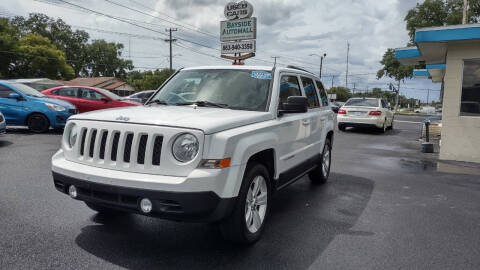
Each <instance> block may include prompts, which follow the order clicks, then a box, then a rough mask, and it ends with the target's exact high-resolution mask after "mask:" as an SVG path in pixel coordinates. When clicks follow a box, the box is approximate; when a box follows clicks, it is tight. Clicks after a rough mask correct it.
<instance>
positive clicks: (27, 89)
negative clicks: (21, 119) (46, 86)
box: [10, 83, 46, 97]
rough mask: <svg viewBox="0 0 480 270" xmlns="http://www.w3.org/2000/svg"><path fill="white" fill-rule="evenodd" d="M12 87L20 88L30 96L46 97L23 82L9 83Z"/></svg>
mask: <svg viewBox="0 0 480 270" xmlns="http://www.w3.org/2000/svg"><path fill="white" fill-rule="evenodd" d="M10 84H11V85H12V86H13V87H15V88H16V89H17V90H20V91H21V92H22V93H24V94H25V95H27V96H30V97H46V96H45V95H44V94H42V93H40V92H38V91H37V90H35V89H33V88H32V87H30V86H28V85H25V84H23V83H10Z"/></svg>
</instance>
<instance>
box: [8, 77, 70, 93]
mask: <svg viewBox="0 0 480 270" xmlns="http://www.w3.org/2000/svg"><path fill="white" fill-rule="evenodd" d="M11 81H14V82H18V83H22V84H25V85H28V86H30V87H32V88H33V89H35V90H37V91H40V92H41V91H43V90H45V89H49V88H52V87H56V86H60V85H63V83H61V82H59V81H55V80H50V79H47V78H37V79H14V80H11Z"/></svg>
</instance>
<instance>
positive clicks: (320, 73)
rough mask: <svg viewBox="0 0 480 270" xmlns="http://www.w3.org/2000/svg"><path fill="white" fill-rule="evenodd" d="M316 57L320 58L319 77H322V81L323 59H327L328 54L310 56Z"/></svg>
mask: <svg viewBox="0 0 480 270" xmlns="http://www.w3.org/2000/svg"><path fill="white" fill-rule="evenodd" d="M314 55H315V56H318V57H320V72H319V73H318V74H319V77H320V80H321V79H322V67H323V58H325V57H327V54H326V53H324V54H323V55H318V54H316V53H312V54H310V55H309V56H314Z"/></svg>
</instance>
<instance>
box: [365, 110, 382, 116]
mask: <svg viewBox="0 0 480 270" xmlns="http://www.w3.org/2000/svg"><path fill="white" fill-rule="evenodd" d="M368 115H375V116H378V115H382V112H381V111H371V112H370V113H369V114H368Z"/></svg>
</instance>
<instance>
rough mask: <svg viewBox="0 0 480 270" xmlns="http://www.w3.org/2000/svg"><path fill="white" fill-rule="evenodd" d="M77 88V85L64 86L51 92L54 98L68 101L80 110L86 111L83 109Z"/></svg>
mask: <svg viewBox="0 0 480 270" xmlns="http://www.w3.org/2000/svg"><path fill="white" fill-rule="evenodd" d="M77 91H78V90H77V88H76V87H62V88H58V89H55V90H52V91H50V94H51V95H52V97H54V98H58V99H61V100H65V101H68V102H70V103H72V104H73V105H75V107H76V108H77V109H78V111H79V112H84V111H83V110H82V109H83V108H82V103H81V100H80V99H79V98H77Z"/></svg>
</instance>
